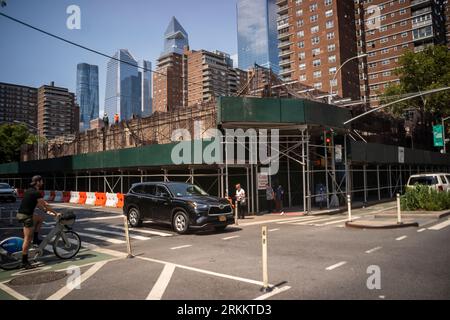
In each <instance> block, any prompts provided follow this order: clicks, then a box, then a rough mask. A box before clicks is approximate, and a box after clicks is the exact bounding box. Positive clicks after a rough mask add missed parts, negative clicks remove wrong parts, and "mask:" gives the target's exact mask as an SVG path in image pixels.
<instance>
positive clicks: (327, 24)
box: [326, 20, 334, 29]
mask: <svg viewBox="0 0 450 320" xmlns="http://www.w3.org/2000/svg"><path fill="white" fill-rule="evenodd" d="M333 27H334V21H333V20H330V21H327V23H326V28H327V29H331V28H333Z"/></svg>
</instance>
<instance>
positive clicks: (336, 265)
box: [325, 261, 347, 271]
mask: <svg viewBox="0 0 450 320" xmlns="http://www.w3.org/2000/svg"><path fill="white" fill-rule="evenodd" d="M346 263H347V261H341V262H339V263H336V264H333V265H332V266H329V267H328V268H325V270H328V271H330V270H333V269H336V268H339V267H340V266H343V265H344V264H346Z"/></svg>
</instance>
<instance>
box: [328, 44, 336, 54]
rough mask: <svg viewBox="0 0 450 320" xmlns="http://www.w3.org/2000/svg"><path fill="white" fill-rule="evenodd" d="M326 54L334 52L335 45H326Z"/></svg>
mask: <svg viewBox="0 0 450 320" xmlns="http://www.w3.org/2000/svg"><path fill="white" fill-rule="evenodd" d="M327 48H328V52H333V51H335V50H336V45H335V44H329V45H328V47H327Z"/></svg>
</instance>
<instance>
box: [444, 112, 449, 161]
mask: <svg viewBox="0 0 450 320" xmlns="http://www.w3.org/2000/svg"><path fill="white" fill-rule="evenodd" d="M448 119H450V117H447V118H443V119H442V139H443V140H444V153H447V147H446V146H445V123H444V122H445V121H447V120H448Z"/></svg>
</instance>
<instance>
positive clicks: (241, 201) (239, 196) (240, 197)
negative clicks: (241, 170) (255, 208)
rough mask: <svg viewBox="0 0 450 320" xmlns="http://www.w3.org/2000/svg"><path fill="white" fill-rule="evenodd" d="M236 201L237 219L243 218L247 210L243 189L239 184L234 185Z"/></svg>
mask: <svg viewBox="0 0 450 320" xmlns="http://www.w3.org/2000/svg"><path fill="white" fill-rule="evenodd" d="M236 201H237V204H238V213H239V219H245V213H246V212H247V199H246V196H245V190H244V189H243V188H242V187H241V184H240V183H238V184H237V185H236Z"/></svg>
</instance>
